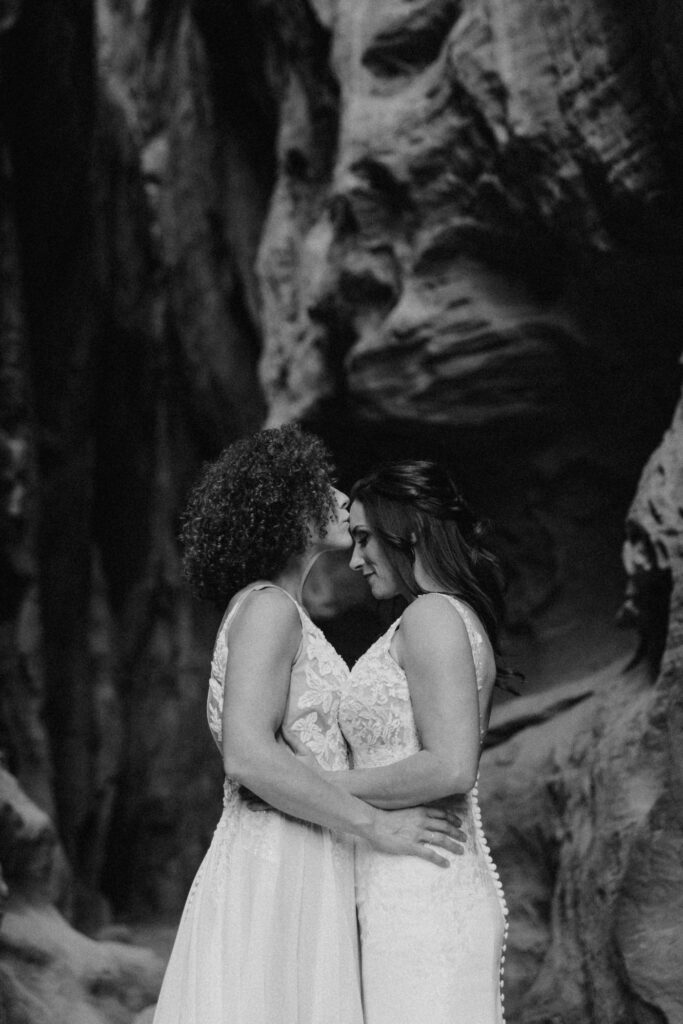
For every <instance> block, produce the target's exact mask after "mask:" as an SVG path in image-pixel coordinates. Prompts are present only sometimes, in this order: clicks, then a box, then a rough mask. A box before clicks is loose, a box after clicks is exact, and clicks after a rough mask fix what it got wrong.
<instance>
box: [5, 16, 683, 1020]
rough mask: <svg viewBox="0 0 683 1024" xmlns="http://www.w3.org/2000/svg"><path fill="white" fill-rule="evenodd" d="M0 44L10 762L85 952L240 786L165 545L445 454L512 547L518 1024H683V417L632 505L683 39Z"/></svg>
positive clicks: (665, 32) (502, 749)
mask: <svg viewBox="0 0 683 1024" xmlns="http://www.w3.org/2000/svg"><path fill="white" fill-rule="evenodd" d="M0 46H2V52H1V53H0V58H2V59H1V60H0V68H1V71H0V74H1V75H2V80H1V82H0V84H2V86H3V89H2V90H0V102H2V104H3V106H2V109H1V110H0V114H1V115H2V123H1V125H0V159H1V161H2V162H1V163H0V179H1V181H2V184H3V185H6V186H7V187H6V188H4V189H3V191H2V196H0V234H1V236H2V240H3V242H4V243H5V244H4V245H3V255H2V264H1V267H0V272H1V274H2V279H1V283H2V320H1V323H0V332H1V335H2V337H1V340H2V346H1V347H0V392H1V395H2V403H1V405H2V408H1V409H0V460H1V461H0V476H1V481H0V483H1V490H0V522H1V525H2V528H3V537H2V539H1V541H0V557H1V558H2V563H3V570H4V569H6V570H7V572H6V574H5V575H6V578H7V579H8V581H9V583H10V586H9V590H8V592H7V594H6V593H5V591H3V594H2V602H0V611H1V616H2V620H1V623H0V626H1V633H0V644H1V647H0V654H1V666H2V673H3V688H2V693H1V695H0V746H2V748H3V750H4V753H5V756H6V758H7V761H8V764H9V767H10V769H11V770H12V771H13V772H14V773H15V774H16V775H17V776H18V777H19V779H20V781H21V783H22V785H23V786H24V787H25V789H26V790H27V792H28V793H29V795H30V796H31V797H32V798H33V799H35V800H37V801H38V802H39V803H40V805H41V807H42V808H43V809H44V810H47V811H49V812H50V814H54V816H55V818H56V822H57V824H58V827H59V830H60V834H61V837H62V839H63V842H64V846H65V848H66V851H67V854H68V857H69V860H70V862H71V864H72V866H73V869H74V871H75V875H76V878H77V880H78V884H77V885H76V888H75V892H76V899H75V902H74V906H75V909H76V914H77V916H78V918H79V920H80V921H81V922H82V923H87V924H89V925H90V926H91V927H95V926H96V925H97V924H101V923H102V921H103V920H105V921H106V919H107V909H106V907H105V906H104V904H103V902H102V900H101V899H100V897H99V896H98V895H97V891H98V890H100V889H101V888H103V887H104V888H105V889H106V892H107V895H108V897H109V898H110V899H112V900H113V901H114V905H115V906H116V908H117V909H118V910H120V911H125V912H129V911H131V910H134V911H138V912H146V911H148V910H150V909H151V910H154V911H164V912H167V911H174V912H175V911H177V910H178V908H179V906H180V904H181V903H182V900H183V898H184V895H185V893H186V891H187V888H188V886H189V883H190V881H191V878H192V875H193V873H194V869H195V867H196V865H197V863H198V862H199V860H200V858H201V855H202V853H203V851H204V849H205V846H206V845H207V843H208V840H209V838H210V834H211V830H212V828H213V825H214V823H215V819H216V817H217V814H218V803H219V799H220V764H219V763H218V759H217V758H216V756H215V752H214V751H213V749H212V747H211V744H210V740H209V738H208V734H207V733H206V730H205V726H204V722H203V702H204V687H205V679H206V675H207V670H208V659H209V653H210V648H211V643H212V638H213V631H214V629H215V626H216V624H217V621H218V613H215V612H214V611H207V610H205V609H200V608H197V607H196V606H194V605H193V604H192V603H191V601H190V600H189V598H188V595H187V593H186V592H185V590H184V587H183V584H182V579H181V572H180V561H179V553H178V551H177V546H176V542H175V537H176V533H177V521H178V514H179V511H180V509H181V508H182V505H183V503H184V499H185V494H186V493H187V490H188V487H189V484H190V481H191V480H192V478H193V477H194V475H195V473H196V472H197V469H198V467H199V465H200V463H201V462H202V460H203V459H206V458H211V457H213V456H214V455H215V454H216V453H217V452H218V450H219V449H220V448H221V447H222V446H223V445H224V444H226V443H229V441H230V440H232V439H233V438H234V437H236V436H238V435H241V434H244V433H245V432H247V431H249V430H251V429H254V428H256V427H257V426H259V425H260V424H261V423H262V422H263V420H264V419H267V420H268V422H270V423H273V424H276V423H280V422H284V421H289V420H291V419H295V418H300V419H303V420H304V421H305V422H306V423H307V424H309V425H311V426H313V427H315V428H316V429H317V430H319V431H320V432H321V433H322V434H323V435H324V436H325V437H326V439H327V440H328V441H329V442H330V444H331V445H332V447H333V449H334V453H335V456H336V458H337V460H338V463H339V466H340V473H341V477H342V481H343V482H344V483H349V482H351V480H352V479H353V478H354V477H355V476H356V475H358V474H359V473H360V472H362V471H364V470H365V469H366V468H368V466H369V465H370V464H371V463H373V462H375V461H378V460H380V459H383V458H391V457H397V456H410V455H415V456H422V457H424V456H425V455H426V456H433V455H436V456H438V457H440V458H442V459H444V460H445V461H447V462H448V463H449V464H450V465H451V466H452V467H453V469H454V470H455V471H456V473H457V476H458V477H459V478H460V480H461V481H462V483H463V486H464V489H465V490H466V492H467V493H468V494H469V496H470V497H471V499H472V501H473V502H474V504H475V505H476V506H478V507H479V509H480V510H481V511H483V512H484V513H486V514H488V515H490V516H491V517H492V518H493V519H494V521H495V523H496V525H497V527H498V534H499V545H500V548H501V552H502V555H503V559H504V561H505V564H506V567H507V570H508V575H509V579H510V586H509V592H508V621H507V630H506V652H507V660H508V661H509V662H510V663H511V664H512V665H513V666H515V667H519V668H521V669H522V670H523V671H524V672H525V673H526V675H527V684H526V686H527V693H528V694H529V696H528V697H525V698H524V700H526V701H528V702H529V704H528V705H526V704H525V705H520V707H519V709H518V710H508V709H507V708H503V709H502V710H501V712H500V715H502V719H501V721H502V724H500V723H499V722H498V723H496V730H497V732H496V734H495V735H496V737H497V739H498V740H499V741H500V742H499V743H498V745H497V746H495V748H494V749H493V750H491V751H490V752H489V753H488V754H487V755H486V757H487V764H486V772H485V773H484V791H485V796H486V804H485V820H486V819H487V817H488V818H489V820H490V830H491V833H492V839H493V844H492V845H493V846H494V852H497V853H498V859H499V860H500V867H501V872H502V875H503V879H504V881H505V882H506V884H507V886H508V889H509V893H510V902H511V903H512V906H513V930H512V937H513V938H512V954H511V963H510V1000H511V1019H517V1020H519V1021H525V1022H531V1021H534V1022H536V1024H542V1022H544V1021H547V1020H550V1019H554V1018H556V1019H558V1020H562V1021H563V1022H564V1024H569V1022H572V1024H573V1022H574V1021H576V1024H578V1022H579V1021H580V1022H583V1021H585V1020H588V1019H592V1018H593V1017H595V1019H599V1020H600V1021H601V1022H606V1024H609V1022H611V1021H614V1022H615V1024H616V1022H617V1021H619V1022H620V1024H621V1022H622V1021H628V1022H631V1021H633V1022H638V1024H642V1022H647V1024H650V1022H651V1021H652V1022H654V1021H657V1024H659V1022H660V1021H661V1020H666V1021H670V1022H672V1024H673V1022H674V1021H675V1020H677V1014H678V1015H679V1016H680V991H679V989H678V988H677V987H676V984H677V983H676V981H675V979H676V977H677V974H676V971H675V970H674V968H673V967H672V962H673V960H672V958H673V956H674V952H675V947H674V945H673V943H669V944H668V945H667V942H668V939H667V936H668V935H669V932H668V931H667V929H668V928H669V925H671V929H672V930H673V927H674V925H675V922H676V920H679V919H680V918H679V911H680V907H679V903H678V896H677V895H676V893H677V892H678V891H679V890H680V885H679V880H678V876H677V873H676V872H677V870H678V869H677V867H676V864H677V863H680V860H678V861H677V860H676V858H677V856H678V852H679V850H680V847H679V838H678V837H679V835H680V821H681V818H680V808H679V804H678V802H677V801H678V798H677V796H676V793H677V791H678V789H679V788H680V786H679V781H680V771H679V769H680V765H679V758H678V754H677V753H676V751H677V750H678V749H679V747H680V728H679V726H680V722H679V718H680V714H679V710H680V709H677V697H676V696H675V694H676V692H677V690H676V685H675V680H676V678H677V677H678V674H679V670H680V666H679V665H678V662H679V661H680V658H679V654H678V646H679V639H680V638H679V636H678V634H679V632H680V628H679V627H680V621H681V612H680V607H679V606H680V600H679V597H680V595H679V594H678V590H679V585H678V568H677V559H678V558H679V555H680V551H679V547H680V536H681V523H680V504H681V502H680V495H679V494H678V489H679V478H680V472H679V470H680V467H679V466H678V462H677V459H678V455H677V451H678V449H679V447H680V438H679V436H678V435H679V433H680V431H679V424H678V416H677V417H676V419H675V421H674V426H673V427H672V429H671V432H670V433H669V434H667V435H666V438H665V440H664V442H663V443H662V446H661V448H660V449H658V451H657V453H656V454H655V455H654V456H652V458H651V461H650V462H648V463H647V468H646V470H645V473H644V475H643V478H642V480H641V483H640V484H638V478H639V474H640V472H641V469H642V467H643V465H645V464H646V462H647V460H648V458H650V455H651V452H652V451H653V449H655V448H656V447H657V445H658V444H659V441H660V438H661V435H662V433H663V431H664V430H665V428H666V427H667V425H668V423H669V422H670V419H671V410H672V408H673V407H674V405H675V402H676V400H677V397H678V383H679V376H678V374H679V371H678V368H677V360H678V356H679V352H680V331H679V325H680V322H681V314H682V312H683V281H682V278H681V269H680V268H681V266H682V265H683V262H682V261H681V256H682V255H683V254H682V253H681V238H683V231H682V230H681V227H682V226H683V223H682V221H683V218H682V216H681V205H682V204H681V186H680V175H679V168H680V162H681V158H682V157H683V135H682V133H681V110H682V107H683V102H682V101H683V63H682V62H681V58H680V54H681V53H682V52H683V19H682V18H681V15H680V14H679V13H678V11H677V10H676V9H674V8H673V7H672V6H671V5H667V4H664V3H657V2H655V3H650V4H647V5H646V4H644V3H643V4H631V5H626V7H625V8H624V9H623V10H622V9H617V8H616V7H615V5H612V4H607V3H606V2H602V0H599V2H589V0H577V2H574V3H572V4H563V3H560V2H558V0H539V2H535V3H527V2H524V3H523V2H521V0H505V2H504V3H503V2H501V0H493V2H491V3H487V4H484V3H481V2H474V0H473V2H456V0H430V2H426V0H411V2H408V0H404V2H401V0H391V2H389V0H372V2H370V0H311V2H308V3H307V2H305V0H287V2H286V3H283V2H279V0H278V2H277V3H276V2H274V0H249V2H244V3H241V4H229V3H228V4H226V3H217V2H214V0H196V2H193V3H192V4H190V3H189V2H187V0H174V2H173V3H167V4H161V3H158V2H152V0H149V2H142V3H132V2H128V0H124V2H119V0H117V2H113V0H99V2H98V3H97V4H95V5H94V6H93V5H90V4H88V3H84V4H80V5H73V4H69V3H67V2H66V0H41V3H38V2H37V0H25V2H24V3H23V4H22V3H14V4H5V5H4V6H2V9H1V10H0ZM636 492H637V497H636V499H635V501H634V502H633V495H634V493H636ZM632 502H633V504H632ZM629 507H631V511H630V512H629ZM627 514H628V518H627V528H626V537H627V547H626V549H625V552H624V564H625V566H626V570H627V581H626V601H625V604H624V613H623V618H624V620H625V621H627V622H630V623H631V624H634V625H636V626H637V630H638V632H635V631H633V630H631V631H630V632H629V631H626V632H625V631H623V630H617V629H616V627H615V624H614V617H615V613H616V611H617V609H618V607H619V605H620V604H621V603H622V596H623V591H624V568H623V566H622V562H621V557H620V552H621V548H622V541H623V522H624V519H625V518H626V517H627ZM337 571H338V573H339V581H340V586H341V588H342V589H343V590H344V592H345V593H346V594H347V595H351V594H352V592H353V584H352V583H350V582H348V577H345V576H344V571H343V568H342V567H338V569H337V570H335V572H337ZM335 578H337V577H335ZM313 589H314V590H315V588H313ZM313 597H314V598H315V601H316V602H317V606H318V607H319V610H320V615H321V617H322V618H326V617H328V616H329V614H330V611H331V606H332V605H333V604H334V602H330V595H329V590H328V589H326V587H325V585H324V581H323V584H321V586H320V590H319V591H318V592H316V593H315V594H313ZM354 614H355V613H353V612H349V613H348V614H347V616H346V617H344V618H343V619H342V620H340V621H338V622H336V623H333V624H332V625H331V627H330V629H331V631H332V632H334V636H335V638H338V639H339V642H340V644H341V645H343V646H344V649H347V650H348V651H349V652H351V651H353V653H357V651H358V647H359V643H360V639H362V638H361V632H362V631H367V630H368V622H369V617H368V615H367V614H365V613H362V614H361V615H358V614H356V615H355V617H354ZM363 637H365V633H364V632H363ZM359 638H360V639H359ZM368 639H369V636H368ZM638 645H639V646H640V648H641V653H642V654H643V656H644V658H643V665H642V668H643V671H640V670H638V671H634V670H630V671H628V672H627V671H625V670H624V663H625V661H626V660H627V658H630V657H631V655H632V654H633V653H634V651H635V649H636V647H637V646H638ZM645 668H647V671H645ZM596 674H597V678H598V679H599V681H600V683H599V685H597V684H596V685H594V679H595V677H596ZM654 680H656V682H655V681H654ZM566 687H569V690H570V691H571V694H573V696H571V697H570V698H568V700H569V704H570V705H572V706H571V707H568V706H567V703H566V702H565V700H564V697H565V695H566V692H567V691H566ZM551 689H552V690H553V693H549V691H550V690H551ZM555 690H556V692H555ZM584 690H588V691H590V692H591V694H592V695H591V696H587V697H586V698H585V700H583V701H581V702H580V703H579V704H578V705H577V706H574V704H573V702H574V700H575V696H576V693H578V692H581V693H583V692H584ZM534 694H537V695H538V696H534ZM548 701H549V702H550V703H549V704H548V703H546V702H548ZM549 709H550V710H549ZM552 709H554V710H552ZM560 709H564V710H560ZM505 715H508V716H511V717H510V719H509V721H507V724H506V723H505V721H503V719H504V718H505ZM515 716H518V718H516V717H515ZM539 719H540V720H539ZM543 719H547V721H546V722H545V724H543V722H542V720H543ZM189 723H193V724H192V725H191V726H190V724H189ZM504 737H507V738H506V739H504ZM50 750H51V753H49V752H48V751H50ZM53 771H54V775H53V774H52V772H53ZM487 778H488V779H489V780H490V781H489V782H488V783H487V782H486V779H487ZM487 809H488V811H489V814H488V815H487V814H486V810H487ZM15 855H16V851H15V852H14V853H13V852H12V851H9V854H8V856H9V857H10V860H11V858H12V857H13V856H15ZM4 858H5V854H3V858H2V859H3V860H4ZM5 873H6V875H7V881H8V883H9V886H10V890H11V889H12V885H13V881H12V878H13V877H14V876H12V877H10V876H9V875H8V873H7V871H6V872H5ZM596 907H598V908H599V910H600V913H599V914H597V913H596V911H595V908H596ZM661 922H664V923H663V924H662V923H661ZM515 925H516V928H515ZM515 936H517V937H515ZM672 979H673V980H672ZM139 1005H142V1004H141V1003H140V1004H139ZM117 1012H119V1011H117ZM120 1012H121V1013H128V1014H129V1015H130V1014H132V1013H133V1012H134V1008H133V1007H132V1006H129V1007H127V1008H126V1009H125V1010H121V1011H120Z"/></svg>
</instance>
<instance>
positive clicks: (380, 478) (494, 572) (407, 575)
mask: <svg viewBox="0 0 683 1024" xmlns="http://www.w3.org/2000/svg"><path fill="white" fill-rule="evenodd" d="M351 500H352V501H356V500H358V501H360V502H361V504H362V505H363V510H364V512H365V515H366V516H367V518H368V522H369V525H370V526H371V527H372V529H373V531H374V532H375V534H376V535H377V537H378V538H379V541H380V543H381V544H382V547H383V549H384V553H385V555H386V557H387V559H388V561H389V563H390V564H391V566H392V568H393V569H394V570H395V572H396V573H397V575H398V576H399V578H400V579H401V580H402V581H403V583H404V585H405V586H406V588H407V590H408V591H409V592H410V593H411V594H414V595H415V596H417V595H419V594H421V593H423V591H422V590H421V589H420V587H419V586H418V585H417V583H416V581H415V575H414V572H413V566H414V562H415V549H416V548H419V552H420V558H421V560H422V564H423V565H424V567H425V569H426V570H427V572H428V573H429V574H430V576H431V577H432V578H433V579H434V580H436V582H437V583H438V584H439V586H440V587H441V588H442V590H443V593H446V594H452V595H453V596H454V597H458V598H460V599H461V600H462V601H464V602H465V603H466V604H468V605H469V606H470V607H471V608H472V609H473V610H474V611H475V612H476V614H477V615H478V616H479V618H480V620H481V622H482V624H483V626H484V628H485V630H486V632H487V634H488V637H489V640H490V641H491V645H492V647H493V649H494V652H495V653H496V655H497V654H498V637H499V632H500V624H501V622H502V618H503V611H504V604H503V573H502V570H501V567H500V563H499V561H498V559H497V558H496V556H495V555H494V554H493V552H492V551H490V550H489V548H488V547H487V545H486V537H487V535H488V533H489V526H488V523H487V522H486V521H484V520H481V519H479V518H477V516H476V515H475V513H474V512H473V511H472V509H471V508H470V506H469V505H468V503H467V502H466V501H465V499H464V497H463V495H462V493H461V491H460V489H459V488H458V486H457V485H456V483H455V481H454V480H453V478H452V477H451V475H450V473H449V472H448V470H447V469H445V467H443V466H441V465H439V464H438V463H436V462H427V461H415V462H391V463H387V464H386V465H384V466H381V467H380V468H379V469H376V470H375V471H374V472H372V473H370V474H369V475H368V476H365V477H363V478H362V479H361V480H358V481H357V482H356V483H355V484H354V485H353V487H352V489H351ZM500 671H501V670H499V675H500ZM503 674H504V675H507V674H509V673H507V672H505V671H504V670H503Z"/></svg>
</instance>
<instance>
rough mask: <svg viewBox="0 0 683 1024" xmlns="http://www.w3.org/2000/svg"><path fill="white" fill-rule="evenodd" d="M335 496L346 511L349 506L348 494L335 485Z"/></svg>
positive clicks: (340, 506)
mask: <svg viewBox="0 0 683 1024" xmlns="http://www.w3.org/2000/svg"><path fill="white" fill-rule="evenodd" d="M334 496H335V498H336V501H337V504H338V505H339V508H341V509H344V510H345V511H346V510H347V509H348V507H349V496H348V494H344V492H343V491H340V490H339V488H338V487H335V488H334Z"/></svg>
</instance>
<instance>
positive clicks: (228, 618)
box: [216, 580, 308, 660]
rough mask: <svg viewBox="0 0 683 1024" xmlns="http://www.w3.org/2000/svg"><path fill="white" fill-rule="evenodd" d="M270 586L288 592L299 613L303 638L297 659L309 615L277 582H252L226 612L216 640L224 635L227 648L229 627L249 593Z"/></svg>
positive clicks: (300, 649) (298, 648)
mask: <svg viewBox="0 0 683 1024" xmlns="http://www.w3.org/2000/svg"><path fill="white" fill-rule="evenodd" d="M269 587H270V588H272V589H273V590H279V591H280V592H281V593H283V594H286V595H287V597H288V598H289V600H290V601H291V602H292V604H293V605H294V607H295V608H296V610H297V612H298V614H299V621H300V623H301V638H300V640H299V646H298V647H297V651H296V654H295V656H294V657H295V660H296V658H298V657H299V655H300V653H301V651H302V648H303V643H304V630H305V628H306V619H307V618H308V616H307V615H306V612H305V610H304V609H303V608H302V607H301V605H300V604H299V602H298V601H297V600H296V598H294V597H292V595H291V594H289V593H288V592H287V591H286V590H285V589H284V587H279V586H278V585H277V583H270V582H269V581H268V580H266V581H264V582H263V583H252V584H251V585H250V586H249V587H247V588H246V589H245V590H244V591H243V592H242V593H241V594H240V596H239V599H238V600H237V601H236V603H235V604H234V605H233V606H232V608H231V609H230V611H229V612H226V613H225V615H224V616H223V620H222V622H221V624H220V626H219V627H218V632H217V634H216V640H218V638H219V637H222V639H223V642H224V643H225V646H226V649H227V646H228V629H229V628H230V624H231V622H232V621H233V619H234V618H235V615H236V614H237V612H238V611H239V609H240V608H241V607H242V605H243V604H244V602H245V601H246V599H247V598H248V597H249V595H250V594H252V593H253V592H254V591H255V590H267V589H268V588H269Z"/></svg>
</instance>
